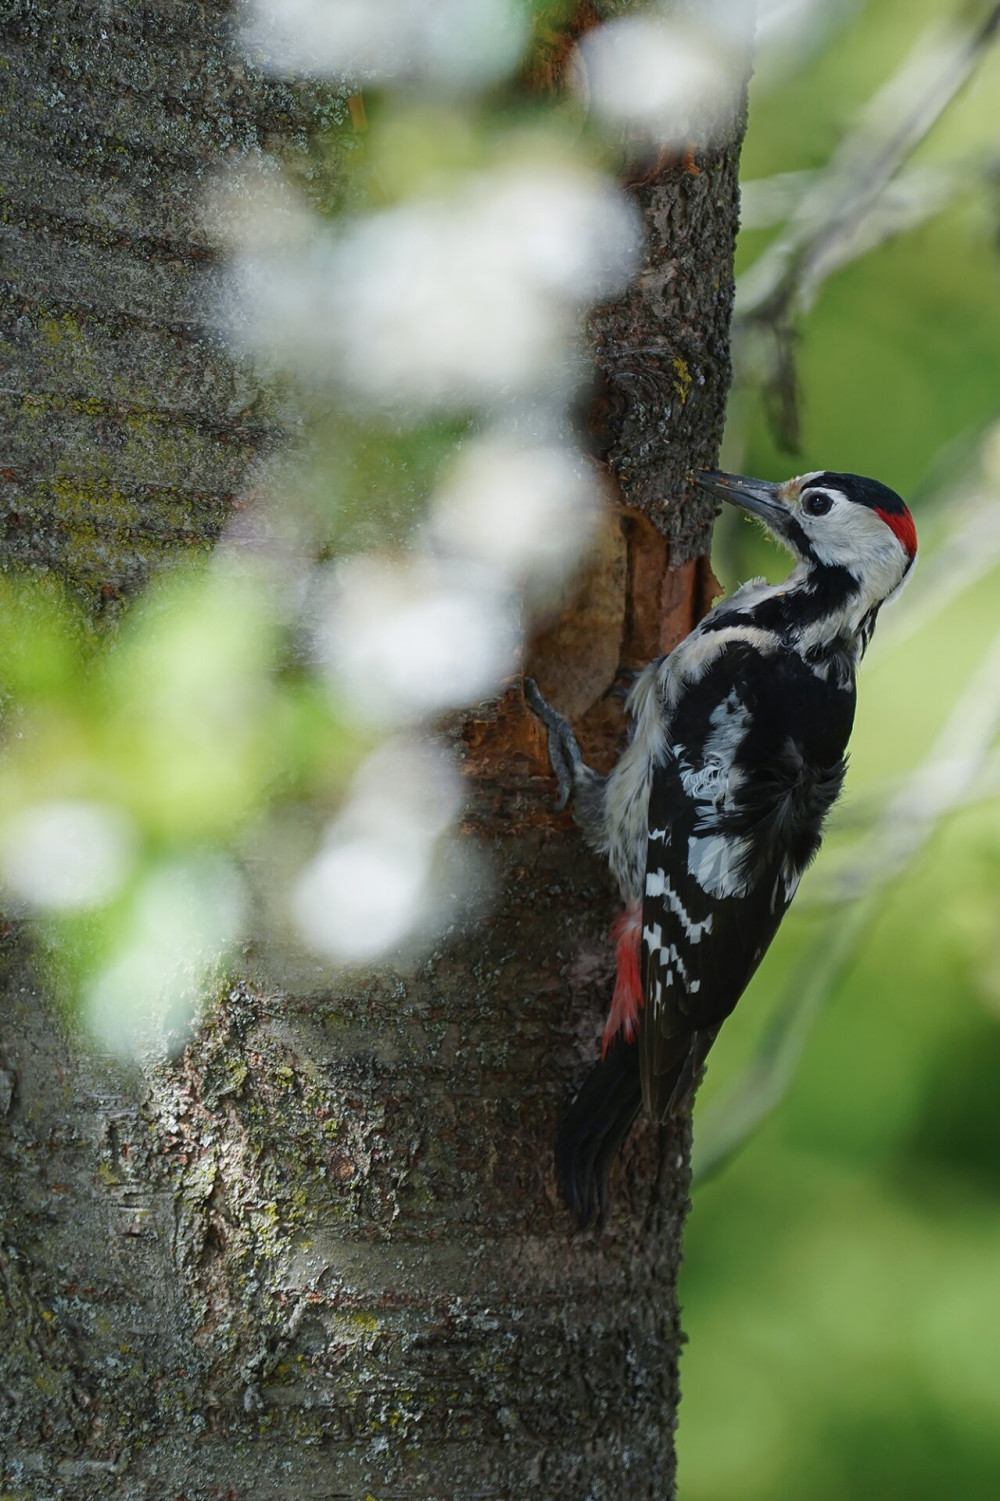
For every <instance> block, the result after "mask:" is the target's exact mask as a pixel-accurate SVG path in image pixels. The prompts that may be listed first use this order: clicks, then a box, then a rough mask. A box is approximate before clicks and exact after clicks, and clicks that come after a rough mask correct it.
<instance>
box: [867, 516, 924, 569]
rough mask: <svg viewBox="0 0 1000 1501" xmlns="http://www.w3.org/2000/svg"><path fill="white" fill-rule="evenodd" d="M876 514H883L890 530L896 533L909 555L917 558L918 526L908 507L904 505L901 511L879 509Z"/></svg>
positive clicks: (883, 518)
mask: <svg viewBox="0 0 1000 1501" xmlns="http://www.w3.org/2000/svg"><path fill="white" fill-rule="evenodd" d="M876 515H878V516H881V518H882V520H883V521H884V522H885V524H886V526H887V527H888V528H889V530H890V531H891V532H895V533H896V536H897V537H898V538H899V540H900V542H902V544H903V546H904V547H905V548H906V551H907V553H908V554H909V556H910V557H911V558H915V557H916V556H917V528H916V526H915V525H914V522H913V517H912V516H911V515H910V513H909V511H908V510H907V509H906V507H905V506H904V507H903V509H902V510H901V511H877V512H876Z"/></svg>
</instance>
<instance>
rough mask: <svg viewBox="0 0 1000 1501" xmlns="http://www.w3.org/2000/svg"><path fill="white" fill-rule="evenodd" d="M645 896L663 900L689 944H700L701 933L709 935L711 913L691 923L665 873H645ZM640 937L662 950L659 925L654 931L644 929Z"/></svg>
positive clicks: (658, 871)
mask: <svg viewBox="0 0 1000 1501" xmlns="http://www.w3.org/2000/svg"><path fill="white" fill-rule="evenodd" d="M646 895H647V896H658V897H662V898H663V900H664V901H665V902H666V904H667V906H668V907H669V908H670V911H671V912H672V913H673V914H674V916H675V917H679V918H680V921H681V926H682V927H683V929H684V934H685V936H686V938H687V940H688V942H689V943H700V942H701V937H702V934H703V933H711V931H712V914H711V912H710V913H709V914H708V916H707V917H706V918H705V920H704V921H703V922H692V920H691V918H690V916H689V915H688V911H687V908H686V907H685V906H684V903H683V902H682V901H681V899H680V897H679V896H678V895H677V893H676V891H675V890H674V889H673V887H672V886H671V884H670V880H669V878H668V876H667V874H666V871H663V870H649V871H647V872H646ZM653 933H655V935H656V937H655V940H654V939H653V937H652V935H653ZM642 936H643V939H644V940H645V941H646V942H647V943H649V942H655V945H656V947H657V948H658V949H659V948H662V946H663V934H662V932H661V930H660V926H659V924H657V925H656V927H655V928H654V929H650V928H644V929H643V931H642Z"/></svg>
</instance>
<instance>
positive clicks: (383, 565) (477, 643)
mask: <svg viewBox="0 0 1000 1501" xmlns="http://www.w3.org/2000/svg"><path fill="white" fill-rule="evenodd" d="M518 637H519V627H518V619H517V613H516V609H515V605H514V601H513V600H512V599H511V596H510V595H509V593H508V592H507V591H506V590H505V589H503V588H501V587H500V585H499V583H498V581H497V578H496V576H495V575H494V574H492V573H490V572H487V571H485V570H483V569H476V568H474V567H470V566H469V565H468V564H461V565H459V564H458V563H455V562H444V561H437V560H434V559H431V558H426V557H418V558H415V559H413V560H411V561H408V562H393V561H390V560H389V559H386V558H376V557H370V556H358V557H354V558H348V559H346V560H345V561H344V562H343V563H341V564H340V565H339V566H338V567H337V569H336V570H335V573H334V576H333V590H332V598H331V600H330V603H329V605H328V606H327V608H326V610H325V612H324V618H323V619H322V620H321V622H320V624H319V628H318V631H317V649H318V653H319V656H320V659H321V661H322V663H323V666H324V668H325V670H326V672H327V673H328V674H329V676H330V677H331V679H332V680H333V681H334V683H335V684H336V686H337V688H338V690H339V691H340V692H341V693H343V694H344V695H346V697H347V699H348V701H349V703H350V706H351V709H352V711H353V712H354V713H356V714H359V715H367V716H368V717H370V718H372V719H374V720H383V721H387V722H389V723H406V722H407V721H409V720H414V719H419V718H421V717H423V716H425V715H430V714H436V713H440V712H441V711H442V710H444V709H452V708H460V707H461V706H462V705H464V704H469V703H475V702H478V701H479V700H481V699H483V698H484V697H486V696H487V695H488V694H490V693H492V692H494V691H495V690H496V689H497V688H498V687H499V684H500V682H501V680H502V679H503V678H504V677H506V676H507V675H508V674H509V673H510V672H512V671H513V670H514V665H515V660H516V652H517V645H518Z"/></svg>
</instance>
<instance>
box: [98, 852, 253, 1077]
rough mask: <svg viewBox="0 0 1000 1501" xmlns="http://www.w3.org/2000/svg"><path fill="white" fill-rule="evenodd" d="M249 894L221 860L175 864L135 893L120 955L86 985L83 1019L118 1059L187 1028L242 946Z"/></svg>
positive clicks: (155, 874) (208, 858)
mask: <svg viewBox="0 0 1000 1501" xmlns="http://www.w3.org/2000/svg"><path fill="white" fill-rule="evenodd" d="M245 908H246V895H245V890H244V886H243V881H242V878H241V877H240V875H239V872H238V871H237V870H236V868H235V866H233V865H232V864H231V863H230V862H229V861H228V860H225V859H223V858H222V857H221V856H203V857H201V858H190V859H187V860H183V861H180V860H178V861H172V862H170V863H167V864H164V865H161V866H159V867H157V868H156V869H155V870H153V871H152V872H151V873H150V874H149V875H148V876H147V877H146V878H145V880H144V881H143V882H142V885H141V886H140V887H139V889H138V891H137V892H136V895H135V898H134V900H133V902H132V905H131V909H130V911H129V914H128V922H127V926H126V929H125V932H124V934H123V937H122V940H121V943H120V946H119V948H118V951H117V953H116V954H114V955H113V957H112V958H111V959H110V960H109V961H108V962H107V964H106V965H105V966H104V968H103V969H102V970H101V971H100V972H99V973H98V974H97V975H96V977H95V978H94V979H93V980H92V981H91V982H90V983H89V984H88V985H87V986H86V988H85V991H84V997H83V1000H84V1015H85V1017H86V1020H87V1023H88V1025H89V1027H90V1029H91V1031H92V1032H93V1033H94V1034H95V1035H96V1036H97V1037H99V1038H100V1039H101V1041H102V1042H104V1043H105V1044H106V1046H108V1047H109V1048H111V1049H112V1050H113V1051H114V1052H116V1053H120V1054H122V1055H123V1056H124V1055H128V1054H132V1053H135V1052H137V1051H138V1050H139V1049H140V1048H141V1047H142V1046H143V1045H144V1044H148V1042H149V1041H150V1040H151V1033H152V1032H154V1031H156V1032H161V1033H162V1031H164V1030H167V1031H169V1030H170V1029H172V1028H175V1027H179V1026H183V1025H185V1024H186V1022H187V1021H188V1020H189V1019H190V1017H191V1016H192V1014H193V1013H194V1011H195V1008H196V1006H197V1004H198V1002H199V1000H200V998H201V994H202V989H203V986H204V983H205V979H206V976H207V975H208V974H209V973H210V972H211V970H212V968H213V967H214V966H215V965H216V964H217V963H218V961H219V959H220V958H221V957H222V956H223V955H224V954H225V952H226V950H227V949H229V948H230V947H231V946H232V944H233V943H234V942H235V941H236V940H237V938H238V937H239V935H240V932H241V930H242V927H243V921H244V914H245Z"/></svg>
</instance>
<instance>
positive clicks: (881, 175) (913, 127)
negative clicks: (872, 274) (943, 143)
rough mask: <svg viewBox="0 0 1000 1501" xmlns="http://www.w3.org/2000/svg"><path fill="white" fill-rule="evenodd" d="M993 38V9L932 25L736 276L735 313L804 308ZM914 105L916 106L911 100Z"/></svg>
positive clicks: (774, 314) (775, 318) (997, 27)
mask: <svg viewBox="0 0 1000 1501" xmlns="http://www.w3.org/2000/svg"><path fill="white" fill-rule="evenodd" d="M998 32H1000V3H997V4H994V5H993V6H992V8H991V9H990V11H989V13H988V14H987V16H986V17H985V19H984V20H983V22H982V23H981V24H980V26H979V27H978V28H976V29H975V30H974V31H971V32H970V31H958V30H956V32H955V33H954V34H953V35H952V36H950V37H946V36H944V35H942V34H941V32H940V30H939V29H938V28H937V27H935V28H932V30H931V31H930V32H927V33H925V34H924V36H923V37H922V38H921V41H920V43H919V44H918V46H917V49H916V51H915V52H914V53H913V54H912V55H911V57H910V58H909V60H908V61H907V62H906V63H905V64H904V65H903V67H902V68H901V69H900V71H899V72H898V73H897V74H896V75H895V77H894V78H892V79H891V80H890V81H889V83H888V84H887V85H886V86H885V87H884V88H883V89H881V90H880V91H879V93H878V94H877V95H876V97H875V99H874V101H873V102H872V104H871V105H870V106H869V109H868V110H867V111H866V114H865V118H864V120H863V122H862V124H861V125H860V126H859V128H858V129H857V131H855V132H854V133H853V134H852V135H850V136H848V137H847V138H846V139H845V140H844V142H843V143H842V144H841V146H840V147H839V149H838V150H837V151H836V152H835V153H834V156H833V158H832V160H831V162H830V165H829V167H828V168H827V169H826V171H825V172H823V173H822V174H821V175H820V177H819V178H818V179H817V180H816V182H815V183H814V185H813V186H812V187H811V189H810V190H809V191H807V192H806V193H805V194H804V195H803V197H802V199H801V202H800V204H799V207H798V209H797V211H796V212H795V214H794V215H793V217H792V220H791V222H790V225H789V229H788V231H787V233H786V234H784V235H782V236H781V237H780V238H779V239H778V240H777V241H776V242H775V243H774V244H773V245H772V246H770V247H769V249H768V250H767V251H765V253H764V254H763V255H762V256H761V257H760V259H759V260H757V261H756V262H755V263H754V265H753V266H752V267H751V268H750V270H749V271H748V272H747V273H746V274H745V275H744V276H743V277H742V278H741V280H740V285H739V287H738V289H737V312H738V315H739V316H740V317H741V318H743V319H751V318H752V319H755V320H758V321H763V322H768V323H775V322H779V321H781V320H782V319H786V318H788V317H789V316H790V315H791V313H792V311H793V309H797V308H803V307H805V306H807V305H808V302H809V300H810V298H811V297H812V296H813V295H814V294H815V292H816V289H817V287H818V286H819V284H820V282H821V281H822V280H823V277H824V276H825V275H828V274H829V272H830V271H831V270H832V269H833V268H834V266H835V265H836V264H838V262H837V251H838V247H839V246H840V245H841V244H842V243H843V242H844V241H847V240H849V239H850V238H851V237H852V236H853V235H855V234H856V232H857V230H858V227H859V225H860V224H861V221H862V220H863V219H864V218H865V217H866V216H867V215H868V214H869V213H870V211H871V210H872V208H873V206H874V205H875V203H876V201H877V200H878V198H879V196H880V194H881V193H882V192H883V191H884V190H885V188H886V187H887V186H888V184H889V183H890V182H892V180H893V178H895V177H896V176H897V174H898V173H899V171H900V170H901V168H902V167H903V165H904V163H905V162H906V161H907V160H908V159H909V157H910V156H912V154H913V152H914V151H915V150H916V149H917V147H918V146H919V145H920V143H921V142H922V141H923V140H924V139H925V138H926V136H927V135H928V133H929V132H930V130H931V129H932V128H933V126H934V125H935V124H936V123H937V121H938V120H939V119H940V117H941V115H942V114H943V113H944V112H945V110H946V109H947V108H948V106H949V105H950V104H951V103H952V101H953V100H954V99H955V98H956V96H957V95H958V94H959V93H960V92H961V90H962V89H963V88H964V86H965V84H966V83H967V82H968V81H969V79H970V78H971V77H972V75H973V73H974V72H975V70H976V68H977V67H978V65H979V63H980V62H981V60H982V59H983V57H984V56H985V55H986V52H987V51H988V50H989V48H990V46H991V45H992V43H993V42H994V41H995V39H996V37H997V34H998ZM913 101H915V102H913Z"/></svg>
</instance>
